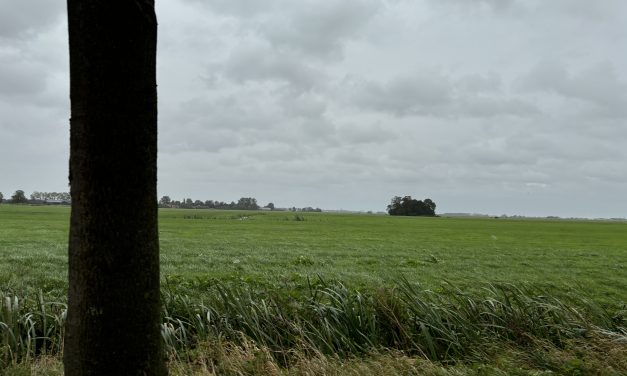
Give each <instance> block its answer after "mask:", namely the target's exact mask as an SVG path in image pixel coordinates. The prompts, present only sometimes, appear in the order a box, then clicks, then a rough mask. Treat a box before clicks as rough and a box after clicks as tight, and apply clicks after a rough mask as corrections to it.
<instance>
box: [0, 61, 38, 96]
mask: <svg viewBox="0 0 627 376" xmlns="http://www.w3.org/2000/svg"><path fill="white" fill-rule="evenodd" d="M0 64H1V65H2V70H0V97H14V96H26V95H33V94H37V93H40V92H41V91H43V90H44V89H45V88H46V75H45V67H44V66H43V65H41V64H33V63H29V62H26V63H25V62H23V61H6V59H2V57H1V56H0Z"/></svg>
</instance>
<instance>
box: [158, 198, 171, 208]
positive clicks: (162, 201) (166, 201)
mask: <svg viewBox="0 0 627 376" xmlns="http://www.w3.org/2000/svg"><path fill="white" fill-rule="evenodd" d="M171 203H172V199H171V198H170V196H163V197H161V199H160V200H159V205H161V206H170V204H171Z"/></svg>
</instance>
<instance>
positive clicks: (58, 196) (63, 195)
mask: <svg viewBox="0 0 627 376" xmlns="http://www.w3.org/2000/svg"><path fill="white" fill-rule="evenodd" d="M30 199H31V200H39V201H67V202H70V200H71V198H70V193H69V192H37V191H35V192H33V193H32V194H31V195H30Z"/></svg>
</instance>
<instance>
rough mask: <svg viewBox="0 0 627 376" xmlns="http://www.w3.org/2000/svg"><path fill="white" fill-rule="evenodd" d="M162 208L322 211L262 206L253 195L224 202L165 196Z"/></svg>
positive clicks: (309, 208) (161, 203) (161, 204)
mask: <svg viewBox="0 0 627 376" xmlns="http://www.w3.org/2000/svg"><path fill="white" fill-rule="evenodd" d="M159 207H160V208H181V209H219V210H262V209H264V210H272V211H274V210H276V211H293V212H297V211H298V212H322V209H320V208H312V207H311V206H307V207H304V208H297V207H295V206H294V207H291V208H277V207H275V205H274V203H272V202H270V203H268V204H267V205H266V206H264V207H261V206H259V204H258V203H257V199H255V198H253V197H242V198H240V199H239V200H237V202H235V201H231V202H224V201H219V200H205V201H202V200H193V199H191V198H185V199H183V200H181V201H179V200H172V198H170V196H163V197H161V199H159Z"/></svg>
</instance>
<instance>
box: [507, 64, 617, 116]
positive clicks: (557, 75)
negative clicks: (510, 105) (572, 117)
mask: <svg viewBox="0 0 627 376" xmlns="http://www.w3.org/2000/svg"><path fill="white" fill-rule="evenodd" d="M519 86H520V88H521V89H523V90H528V91H537V92H547V93H553V94H557V95H560V96H563V97H565V98H570V99H577V100H582V101H585V102H589V103H592V104H595V105H596V106H598V107H599V108H601V109H603V110H604V111H603V112H605V113H606V114H608V115H612V114H614V115H616V116H621V117H622V116H627V110H626V109H627V83H625V82H623V81H621V79H620V77H619V76H618V74H617V73H616V69H615V67H614V65H613V64H612V63H610V62H607V61H606V62H601V63H598V64H596V65H593V66H589V67H588V68H586V69H581V70H579V71H578V72H571V71H570V70H569V69H567V67H566V66H565V65H564V64H562V63H559V62H556V61H543V62H540V63H538V64H537V65H536V66H535V67H533V68H532V69H531V71H530V72H529V73H528V74H527V75H525V76H523V77H522V78H521V79H520V83H519Z"/></svg>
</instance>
